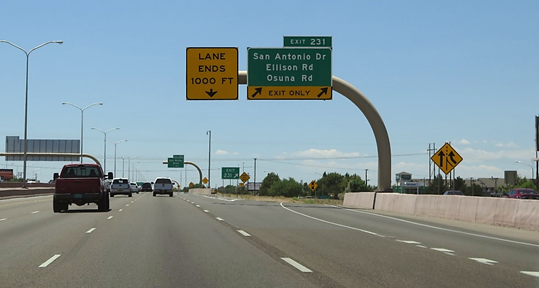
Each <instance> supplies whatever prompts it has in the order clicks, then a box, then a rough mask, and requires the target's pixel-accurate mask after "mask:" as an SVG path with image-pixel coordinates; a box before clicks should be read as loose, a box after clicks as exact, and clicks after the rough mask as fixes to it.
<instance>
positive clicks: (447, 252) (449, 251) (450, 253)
mask: <svg viewBox="0 0 539 288" xmlns="http://www.w3.org/2000/svg"><path fill="white" fill-rule="evenodd" d="M430 249H432V250H434V251H438V252H442V253H445V254H447V255H451V256H455V254H454V253H455V251H453V250H449V249H445V248H430Z"/></svg>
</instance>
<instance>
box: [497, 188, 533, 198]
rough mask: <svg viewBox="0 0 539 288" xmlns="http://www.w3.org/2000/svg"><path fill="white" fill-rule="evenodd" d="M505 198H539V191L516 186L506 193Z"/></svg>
mask: <svg viewBox="0 0 539 288" xmlns="http://www.w3.org/2000/svg"><path fill="white" fill-rule="evenodd" d="M504 197H505V198H515V199H539V193H537V191H535V190H533V189H529V188H515V189H513V190H511V191H509V192H508V193H506V194H505V195H504Z"/></svg>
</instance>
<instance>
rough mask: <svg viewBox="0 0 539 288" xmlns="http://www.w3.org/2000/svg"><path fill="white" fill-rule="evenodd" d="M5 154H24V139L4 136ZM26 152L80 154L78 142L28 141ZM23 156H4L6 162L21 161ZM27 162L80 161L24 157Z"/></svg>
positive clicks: (52, 157) (69, 157)
mask: <svg viewBox="0 0 539 288" xmlns="http://www.w3.org/2000/svg"><path fill="white" fill-rule="evenodd" d="M5 147H6V152H7V153H24V139H22V140H21V139H20V138H19V136H6V146H5ZM27 152H34V153H80V140H61V139H28V150H27ZM23 160H24V157H23V156H6V161H23ZM26 160H27V161H80V157H79V156H30V155H27V156H26Z"/></svg>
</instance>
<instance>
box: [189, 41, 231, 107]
mask: <svg viewBox="0 0 539 288" xmlns="http://www.w3.org/2000/svg"><path fill="white" fill-rule="evenodd" d="M186 67H187V73H186V74H187V83H186V84H187V85H186V90H187V91H186V93H187V94H186V97H187V100H237V99H238V48H237V47H206V48H201V47H187V61H186Z"/></svg>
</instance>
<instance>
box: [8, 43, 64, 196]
mask: <svg viewBox="0 0 539 288" xmlns="http://www.w3.org/2000/svg"><path fill="white" fill-rule="evenodd" d="M2 42H3V43H7V44H9V45H11V46H13V47H15V48H17V49H19V50H21V51H22V52H24V54H25V55H26V89H25V90H26V92H25V98H24V154H23V176H22V177H23V181H22V187H23V188H26V162H27V161H28V155H27V153H28V67H29V64H28V63H29V61H30V53H32V51H34V50H36V49H38V48H41V47H43V46H45V45H47V44H50V43H57V44H62V43H64V41H48V42H45V43H43V44H41V45H39V46H36V47H34V48H32V49H31V50H30V51H28V52H26V50H24V49H22V48H21V47H19V46H17V45H15V44H13V43H11V42H9V41H6V40H0V43H2Z"/></svg>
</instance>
